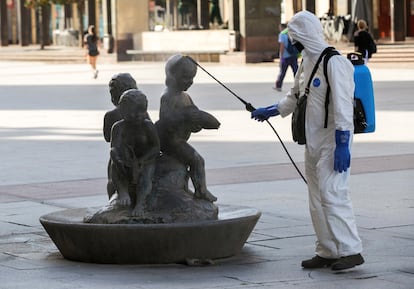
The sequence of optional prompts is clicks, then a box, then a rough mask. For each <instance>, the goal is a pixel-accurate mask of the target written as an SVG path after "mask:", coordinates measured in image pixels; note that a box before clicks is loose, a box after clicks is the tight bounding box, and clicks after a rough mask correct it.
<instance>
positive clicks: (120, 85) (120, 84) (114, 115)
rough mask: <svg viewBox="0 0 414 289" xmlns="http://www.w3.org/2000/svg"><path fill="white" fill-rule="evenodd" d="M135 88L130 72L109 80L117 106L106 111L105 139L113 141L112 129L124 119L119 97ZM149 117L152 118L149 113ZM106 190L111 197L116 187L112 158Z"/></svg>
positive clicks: (116, 75) (135, 84) (113, 100)
mask: <svg viewBox="0 0 414 289" xmlns="http://www.w3.org/2000/svg"><path fill="white" fill-rule="evenodd" d="M132 88H135V89H137V88H138V87H137V83H136V81H135V79H134V78H133V77H132V76H131V74H129V73H118V74H115V75H114V76H112V78H111V80H110V81H109V93H110V94H111V102H112V103H113V105H114V106H115V108H114V109H113V110H110V111H108V112H106V113H105V116H104V122H103V135H104V138H105V141H107V142H111V129H112V126H113V125H114V123H116V122H117V121H118V120H121V119H122V116H121V112H120V111H119V98H120V97H121V95H122V93H123V92H124V91H126V90H128V89H132ZM147 116H148V119H149V120H151V119H150V117H149V115H147ZM106 191H107V193H108V197H109V199H111V197H112V196H113V195H114V193H115V188H114V185H113V183H112V177H111V159H109V163H108V183H107V185H106Z"/></svg>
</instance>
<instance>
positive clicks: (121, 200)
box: [117, 194, 131, 206]
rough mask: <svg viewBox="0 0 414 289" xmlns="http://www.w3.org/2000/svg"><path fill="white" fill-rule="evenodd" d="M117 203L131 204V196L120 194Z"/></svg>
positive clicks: (122, 204)
mask: <svg viewBox="0 0 414 289" xmlns="http://www.w3.org/2000/svg"><path fill="white" fill-rule="evenodd" d="M117 204H118V205H121V206H130V205H131V198H130V197H129V195H128V194H119V198H118V200H117Z"/></svg>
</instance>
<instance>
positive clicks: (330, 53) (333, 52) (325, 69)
mask: <svg viewBox="0 0 414 289" xmlns="http://www.w3.org/2000/svg"><path fill="white" fill-rule="evenodd" d="M327 49H328V50H327V51H326V56H325V58H324V59H323V74H324V75H325V79H326V84H327V87H326V96H325V122H324V126H323V127H324V128H327V127H328V107H329V94H330V93H331V86H330V85H329V79H328V61H329V59H330V58H331V57H332V56H334V55H340V53H339V52H338V51H337V50H336V49H335V48H334V47H328V48H327ZM325 50H326V49H325Z"/></svg>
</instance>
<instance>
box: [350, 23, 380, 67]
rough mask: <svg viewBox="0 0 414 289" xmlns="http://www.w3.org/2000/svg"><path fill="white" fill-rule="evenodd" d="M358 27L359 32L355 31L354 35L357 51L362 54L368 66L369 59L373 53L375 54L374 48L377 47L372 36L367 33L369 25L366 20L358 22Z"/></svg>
mask: <svg viewBox="0 0 414 289" xmlns="http://www.w3.org/2000/svg"><path fill="white" fill-rule="evenodd" d="M357 27H358V30H357V31H355V34H354V46H355V51H356V52H359V53H361V54H362V58H364V62H365V64H367V63H368V59H370V58H371V56H372V53H374V49H373V48H372V47H373V46H375V42H374V39H373V38H372V36H371V34H369V32H368V31H367V30H368V25H367V23H366V22H365V20H362V19H360V20H358V22H357ZM375 50H376V49H375Z"/></svg>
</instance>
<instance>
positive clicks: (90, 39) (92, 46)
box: [84, 25, 99, 78]
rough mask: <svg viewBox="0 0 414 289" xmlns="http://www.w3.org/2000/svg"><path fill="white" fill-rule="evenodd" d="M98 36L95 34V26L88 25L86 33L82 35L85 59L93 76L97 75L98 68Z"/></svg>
mask: <svg viewBox="0 0 414 289" xmlns="http://www.w3.org/2000/svg"><path fill="white" fill-rule="evenodd" d="M98 43H99V38H98V36H97V35H96V31H95V26H94V25H90V26H89V27H88V33H87V34H86V35H85V37H84V45H85V49H86V59H87V61H88V63H89V65H90V66H91V68H92V73H93V78H97V77H98V72H99V71H98V69H97V68H96V61H97V59H98V55H99V50H98Z"/></svg>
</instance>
